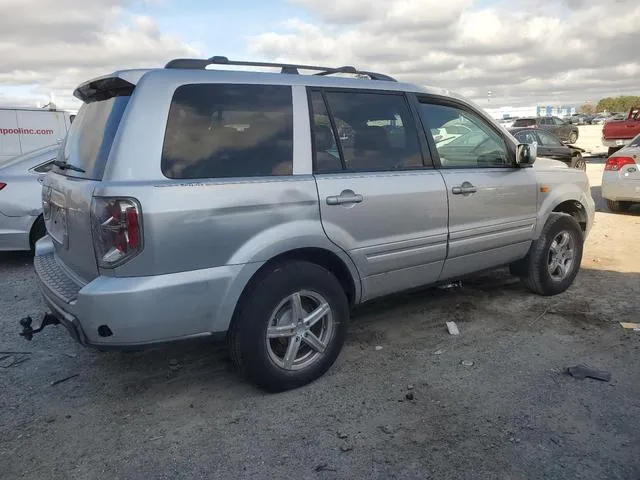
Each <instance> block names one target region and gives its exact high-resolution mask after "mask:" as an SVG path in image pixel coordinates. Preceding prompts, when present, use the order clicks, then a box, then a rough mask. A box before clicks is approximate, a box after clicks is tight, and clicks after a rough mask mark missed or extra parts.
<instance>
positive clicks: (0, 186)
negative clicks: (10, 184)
mask: <svg viewBox="0 0 640 480" xmlns="http://www.w3.org/2000/svg"><path fill="white" fill-rule="evenodd" d="M6 186H7V184H6V183H2V182H0V190H2V189H3V188H4V187H6Z"/></svg>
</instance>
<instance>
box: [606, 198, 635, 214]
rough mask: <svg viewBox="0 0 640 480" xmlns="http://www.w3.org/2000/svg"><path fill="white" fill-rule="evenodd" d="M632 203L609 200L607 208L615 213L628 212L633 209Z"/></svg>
mask: <svg viewBox="0 0 640 480" xmlns="http://www.w3.org/2000/svg"><path fill="white" fill-rule="evenodd" d="M631 203H632V202H621V201H619V200H607V208H608V209H609V210H611V211H612V212H615V213H621V212H626V211H627V210H629V209H630V208H631Z"/></svg>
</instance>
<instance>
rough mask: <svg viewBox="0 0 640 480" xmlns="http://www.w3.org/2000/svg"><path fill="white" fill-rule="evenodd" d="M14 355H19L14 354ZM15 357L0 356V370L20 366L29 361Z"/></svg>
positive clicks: (24, 357) (25, 358) (27, 358)
mask: <svg viewBox="0 0 640 480" xmlns="http://www.w3.org/2000/svg"><path fill="white" fill-rule="evenodd" d="M16 355H19V354H17V353H16ZM16 355H1V354H0V368H9V367H15V366H16V365H20V364H21V363H23V362H26V361H27V360H29V357H26V356H23V357H17V356H16Z"/></svg>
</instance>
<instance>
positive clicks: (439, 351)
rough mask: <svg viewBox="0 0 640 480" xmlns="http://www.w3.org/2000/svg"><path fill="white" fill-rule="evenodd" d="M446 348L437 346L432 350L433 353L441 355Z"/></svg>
mask: <svg viewBox="0 0 640 480" xmlns="http://www.w3.org/2000/svg"><path fill="white" fill-rule="evenodd" d="M446 351H447V349H446V348H439V349H438V350H436V351H435V352H433V354H434V355H442V354H443V353H444V352H446Z"/></svg>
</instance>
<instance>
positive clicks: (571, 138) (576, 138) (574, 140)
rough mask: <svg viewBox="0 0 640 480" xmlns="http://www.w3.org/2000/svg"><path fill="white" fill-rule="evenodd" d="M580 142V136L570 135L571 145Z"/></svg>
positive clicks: (574, 133) (573, 133)
mask: <svg viewBox="0 0 640 480" xmlns="http://www.w3.org/2000/svg"><path fill="white" fill-rule="evenodd" d="M577 141H578V134H577V133H576V132H571V133H570V134H569V143H576V142H577Z"/></svg>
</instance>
